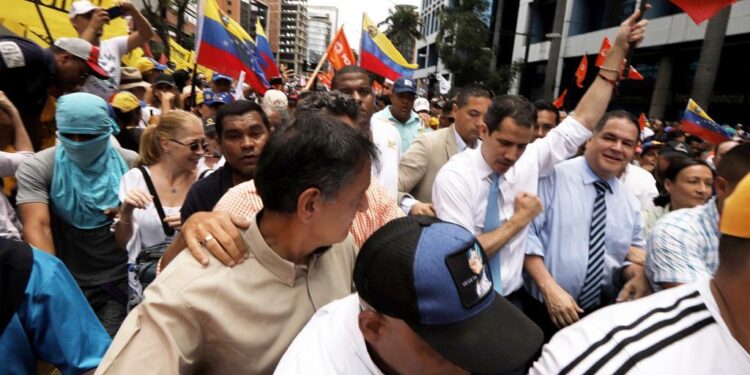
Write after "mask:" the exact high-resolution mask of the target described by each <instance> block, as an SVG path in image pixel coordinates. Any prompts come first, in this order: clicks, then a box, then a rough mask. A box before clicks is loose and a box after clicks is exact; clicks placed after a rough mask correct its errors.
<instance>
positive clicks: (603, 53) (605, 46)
mask: <svg viewBox="0 0 750 375" xmlns="http://www.w3.org/2000/svg"><path fill="white" fill-rule="evenodd" d="M610 48H612V43H610V42H609V38H607V37H606V36H605V37H604V40H602V46H601V48H599V56H596V66H602V65H604V60H605V59H606V58H607V51H609V49H610Z"/></svg>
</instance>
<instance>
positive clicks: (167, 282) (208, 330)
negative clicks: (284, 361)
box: [96, 217, 357, 375]
mask: <svg viewBox="0 0 750 375" xmlns="http://www.w3.org/2000/svg"><path fill="white" fill-rule="evenodd" d="M243 238H244V240H245V243H246V244H247V245H248V249H249V250H250V258H249V259H247V260H246V261H245V262H244V263H242V264H240V265H238V266H235V267H233V268H229V267H225V266H223V265H222V264H221V262H219V261H218V260H217V259H215V258H212V259H211V260H210V262H209V264H208V266H206V267H202V266H201V265H200V264H199V263H198V262H197V261H196V260H195V259H193V257H192V256H191V255H190V253H189V252H187V251H183V252H182V253H181V254H180V255H179V256H177V258H175V260H174V261H173V264H170V266H169V268H167V269H165V270H164V272H163V273H162V274H160V275H159V277H158V278H157V279H156V281H155V282H154V283H153V284H151V286H149V288H148V289H146V291H145V299H144V301H143V303H141V304H140V305H139V306H138V307H136V308H135V309H134V310H133V311H131V312H130V314H129V315H128V317H127V318H126V319H125V322H124V323H123V324H122V327H121V328H120V331H119V332H118V333H117V336H116V337H115V338H114V341H113V342H112V346H110V348H109V350H108V351H107V353H106V354H105V356H104V359H103V360H102V362H101V364H100V365H99V368H98V369H97V371H96V373H97V374H138V375H147V374H160V375H168V374H186V373H187V374H190V373H194V374H270V373H272V372H273V370H274V368H275V367H276V364H277V363H278V361H279V360H280V359H281V356H282V355H283V354H284V351H285V350H286V348H287V347H288V346H289V344H290V343H291V342H292V340H293V339H294V337H295V336H296V335H297V333H299V332H300V331H301V330H302V327H303V326H304V325H305V323H307V321H308V320H309V319H310V317H312V316H313V314H314V313H315V311H317V310H318V309H319V308H321V307H323V306H324V305H325V304H327V303H328V302H331V301H333V300H335V299H338V298H342V297H345V296H347V295H349V294H351V292H352V270H353V269H354V260H355V257H356V253H357V248H356V246H355V245H354V242H353V240H352V237H351V236H349V237H348V238H347V239H346V240H345V241H344V242H342V243H340V244H336V245H333V246H332V247H331V248H329V249H328V250H327V251H326V252H323V253H321V254H319V255H315V256H314V257H313V258H312V260H311V261H310V263H309V264H308V265H307V266H299V265H295V264H293V263H291V262H289V261H287V260H284V259H283V258H281V257H279V256H278V255H277V254H276V253H275V252H274V251H273V250H271V248H270V247H268V245H267V244H266V242H265V241H264V240H263V237H262V236H261V234H260V231H259V230H258V226H257V224H256V220H255V217H253V219H252V221H251V225H250V228H249V229H248V230H247V231H245V232H244V233H243Z"/></svg>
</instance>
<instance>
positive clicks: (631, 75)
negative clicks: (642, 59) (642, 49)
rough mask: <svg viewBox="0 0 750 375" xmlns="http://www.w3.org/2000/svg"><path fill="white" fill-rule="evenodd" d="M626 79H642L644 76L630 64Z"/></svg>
mask: <svg viewBox="0 0 750 375" xmlns="http://www.w3.org/2000/svg"><path fill="white" fill-rule="evenodd" d="M628 79H632V80H634V81H643V79H644V78H643V76H642V75H641V73H638V71H637V70H635V68H634V67H633V66H632V65H630V69H628Z"/></svg>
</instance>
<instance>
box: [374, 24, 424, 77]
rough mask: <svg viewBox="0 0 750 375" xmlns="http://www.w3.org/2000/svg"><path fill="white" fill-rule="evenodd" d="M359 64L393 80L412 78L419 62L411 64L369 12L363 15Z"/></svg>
mask: <svg viewBox="0 0 750 375" xmlns="http://www.w3.org/2000/svg"><path fill="white" fill-rule="evenodd" d="M359 66H360V67H362V68H363V69H365V70H368V71H371V72H373V73H375V74H377V75H379V76H382V77H385V78H388V79H390V80H392V81H395V80H397V79H398V78H399V77H408V78H411V76H412V74H413V73H414V70H415V69H417V68H418V67H419V65H417V64H410V63H409V62H408V61H406V59H404V57H403V56H402V55H401V53H400V52H399V51H398V50H397V49H396V47H394V46H393V43H391V41H390V40H389V39H388V37H386V36H385V35H384V34H383V33H382V32H381V31H380V30H378V28H377V26H375V24H374V23H372V20H370V18H369V17H367V14H365V15H364V16H363V17H362V38H361V39H360V46H359Z"/></svg>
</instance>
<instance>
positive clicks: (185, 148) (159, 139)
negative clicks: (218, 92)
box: [115, 110, 206, 307]
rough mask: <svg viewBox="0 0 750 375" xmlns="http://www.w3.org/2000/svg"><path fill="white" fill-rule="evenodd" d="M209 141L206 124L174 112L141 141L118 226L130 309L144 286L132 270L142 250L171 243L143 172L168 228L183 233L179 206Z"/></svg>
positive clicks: (125, 183)
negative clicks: (124, 253)
mask: <svg viewBox="0 0 750 375" xmlns="http://www.w3.org/2000/svg"><path fill="white" fill-rule="evenodd" d="M205 147H206V140H205V136H204V134H203V124H202V123H201V121H200V119H199V118H198V117H196V116H195V115H193V114H191V113H189V112H185V111H180V110H175V111H171V112H169V113H167V114H165V115H163V116H162V117H161V119H160V120H159V123H158V124H157V125H155V126H149V127H148V128H146V130H145V131H144V132H143V135H142V136H141V144H140V153H139V157H138V159H137V160H136V162H135V165H136V168H133V169H131V170H130V171H128V173H126V174H125V175H124V176H123V177H122V180H121V182H120V201H121V202H122V206H121V207H120V218H119V220H118V222H117V223H116V224H115V238H116V240H117V244H118V246H120V247H122V248H125V249H127V251H128V265H129V273H128V280H129V284H130V298H129V300H130V301H129V306H131V307H132V306H135V305H137V304H138V303H139V302H140V300H141V298H142V290H141V286H140V282H139V281H138V280H137V277H135V274H134V272H133V271H134V270H133V265H134V264H135V260H136V258H137V257H138V254H139V253H140V252H141V250H142V249H145V248H148V247H150V246H154V245H158V244H160V243H163V242H166V241H170V240H171V239H172V238H171V237H172V236H170V235H167V233H165V229H164V227H163V225H162V221H161V219H160V217H159V214H158V212H157V210H156V207H155V205H154V198H153V197H152V195H151V194H150V193H149V189H148V185H147V184H146V180H145V179H144V176H143V173H142V172H141V170H140V169H138V168H137V167H143V169H144V170H145V171H146V173H148V174H149V176H150V178H151V181H153V185H154V188H155V190H156V194H157V195H158V196H159V200H160V201H161V205H162V207H163V209H164V214H165V216H166V218H165V220H164V222H166V223H167V224H168V225H169V227H170V228H172V229H174V230H179V229H180V226H181V225H182V223H181V222H180V207H181V206H182V203H183V201H184V200H185V196H186V195H187V192H188V190H190V186H192V185H193V183H194V182H195V180H196V179H197V165H198V161H199V160H200V159H201V157H203V154H204V150H205Z"/></svg>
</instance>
